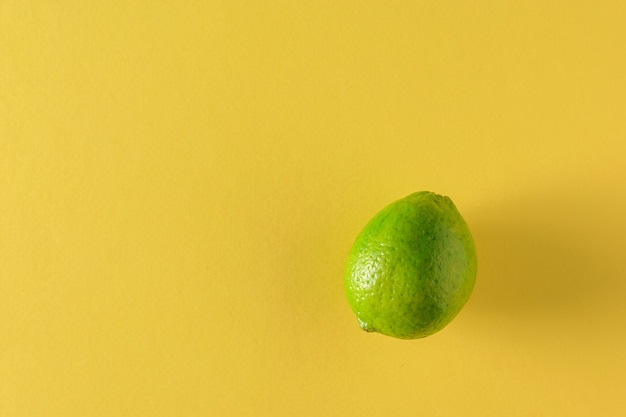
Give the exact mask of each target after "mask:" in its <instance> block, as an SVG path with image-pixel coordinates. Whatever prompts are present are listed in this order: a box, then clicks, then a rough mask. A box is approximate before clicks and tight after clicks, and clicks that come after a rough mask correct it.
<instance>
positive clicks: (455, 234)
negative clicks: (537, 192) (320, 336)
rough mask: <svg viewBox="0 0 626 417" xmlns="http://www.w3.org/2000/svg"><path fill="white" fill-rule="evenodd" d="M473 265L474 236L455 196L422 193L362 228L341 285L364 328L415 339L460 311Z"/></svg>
mask: <svg viewBox="0 0 626 417" xmlns="http://www.w3.org/2000/svg"><path fill="white" fill-rule="evenodd" d="M476 268H477V263H476V249H475V246H474V241H473V239H472V235H471V233H470V230H469V227H468V226H467V223H465V221H464V220H463V218H462V217H461V214H460V213H459V212H458V210H457V208H456V207H455V205H454V203H453V202H452V200H450V199H449V198H448V197H444V196H441V195H438V194H435V193H432V192H428V191H421V192H417V193H414V194H411V195H409V196H408V197H405V198H403V199H401V200H398V201H396V202H394V203H391V204H390V205H389V206H387V207H385V208H384V209H383V210H382V211H380V212H379V213H378V214H376V216H374V218H373V219H372V220H370V222H369V223H368V224H367V225H366V226H365V228H364V229H363V231H362V232H361V233H360V234H359V236H358V237H357V239H356V242H355V243H354V245H353V246H352V249H351V251H350V255H349V257H348V263H347V267H346V273H345V281H344V284H345V291H346V296H347V298H348V303H349V304H350V307H351V308H352V310H353V311H354V312H355V313H356V316H357V319H358V321H359V324H360V326H361V328H362V329H363V330H365V331H368V332H378V333H382V334H385V335H388V336H393V337H397V338H400V339H417V338H421V337H426V336H429V335H431V334H433V333H435V332H437V331H439V330H441V329H442V328H444V327H445V326H446V325H447V324H448V323H450V322H451V321H452V319H453V318H454V317H455V316H456V315H457V314H458V313H459V311H461V308H462V307H463V306H464V305H465V303H466V302H467V300H468V299H469V297H470V294H471V293H472V289H473V288H474V282H475V279H476Z"/></svg>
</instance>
